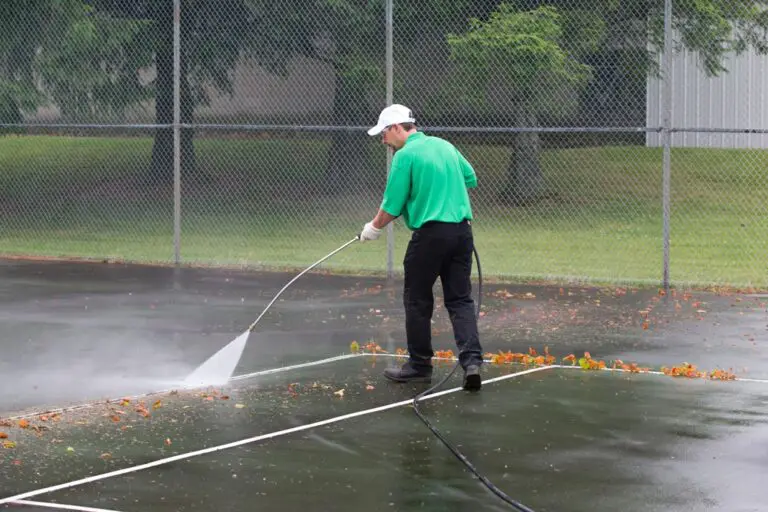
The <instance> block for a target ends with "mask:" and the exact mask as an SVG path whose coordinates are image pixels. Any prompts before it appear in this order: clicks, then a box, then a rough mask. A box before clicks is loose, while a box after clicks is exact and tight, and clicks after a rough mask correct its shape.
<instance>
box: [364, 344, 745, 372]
mask: <svg viewBox="0 0 768 512" xmlns="http://www.w3.org/2000/svg"><path fill="white" fill-rule="evenodd" d="M350 348H351V349H352V352H353V353H359V352H361V350H362V352H363V353H370V354H377V353H387V351H386V350H384V349H382V348H381V347H380V346H379V345H378V344H376V343H375V342H373V341H371V342H369V343H367V344H366V345H365V346H364V347H362V349H361V347H360V346H359V344H358V343H357V342H356V341H353V342H352V344H351V345H350ZM395 354H396V355H398V356H402V357H406V356H407V355H408V351H407V350H406V349H404V348H397V349H396V351H395ZM435 358H437V359H438V360H446V359H450V360H456V356H455V355H454V353H453V351H452V350H437V351H435ZM483 358H484V359H485V360H486V361H487V362H490V363H491V364H497V365H501V364H511V363H517V364H522V365H524V366H551V365H554V364H556V363H557V359H556V358H555V356H553V355H552V354H550V352H549V347H546V346H545V347H544V352H543V354H539V353H538V352H537V351H536V349H534V348H533V347H528V352H527V353H522V352H512V351H511V350H510V351H507V352H504V351H503V350H499V351H498V352H497V353H492V352H487V353H485V354H483ZM566 363H570V364H571V366H576V365H579V366H580V367H581V368H582V369H583V370H617V371H623V372H628V373H649V372H651V371H653V370H652V369H651V368H649V367H645V366H640V365H638V364H637V363H632V362H630V363H625V362H624V361H622V360H621V359H615V360H613V361H612V362H611V363H610V365H609V364H608V363H606V362H605V361H604V360H602V359H600V360H597V359H594V358H593V357H592V355H591V354H590V353H589V352H584V356H583V357H580V358H577V357H576V355H574V354H569V355H567V356H565V357H563V358H562V359H561V360H560V364H566ZM659 373H663V374H664V375H668V376H670V377H685V378H689V379H712V380H737V377H736V375H735V374H734V373H733V372H731V371H726V370H721V369H716V370H713V371H711V372H705V371H701V370H699V369H697V368H696V365H693V364H691V363H683V364H682V365H680V366H673V367H672V368H667V367H666V366H662V367H661V368H660V369H659Z"/></svg>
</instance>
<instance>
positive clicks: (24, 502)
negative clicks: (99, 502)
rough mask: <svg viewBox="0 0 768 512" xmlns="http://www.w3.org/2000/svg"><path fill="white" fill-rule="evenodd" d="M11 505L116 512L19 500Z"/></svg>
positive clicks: (114, 511) (89, 511)
mask: <svg viewBox="0 0 768 512" xmlns="http://www.w3.org/2000/svg"><path fill="white" fill-rule="evenodd" d="M11 504H12V505H28V506H30V507H42V508H55V509H59V510H77V511H79V512H117V511H116V510H108V509H106V508H93V507H80V506H77V505H63V504H59V503H46V502H44V501H27V500H20V501H14V502H12V503H11Z"/></svg>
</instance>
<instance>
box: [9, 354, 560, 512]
mask: <svg viewBox="0 0 768 512" xmlns="http://www.w3.org/2000/svg"><path fill="white" fill-rule="evenodd" d="M550 368H551V367H550V366H539V367H537V368H531V369H529V370H524V371H521V372H517V373H511V374H509V375H503V376H501V377H495V378H493V379H488V380H486V381H485V384H492V383H494V382H501V381H503V380H507V379H511V378H513V377H519V376H521V375H527V374H529V373H535V372H540V371H542V370H548V369H550ZM461 390H462V388H461V387H457V388H452V389H446V390H444V391H439V392H437V393H433V394H431V395H427V396H425V397H424V398H422V399H421V400H419V402H423V401H424V400H429V399H431V398H437V397H439V396H443V395H447V394H450V393H455V392H457V391H461ZM411 403H413V399H412V398H409V399H408V400H402V401H400V402H394V403H391V404H387V405H382V406H380V407H374V408H372V409H365V410H362V411H357V412H353V413H350V414H344V415H342V416H336V417H334V418H328V419H325V420H322V421H316V422H315V423H309V424H306V425H299V426H298V427H293V428H289V429H285V430H279V431H277V432H271V433H269V434H263V435H260V436H256V437H251V438H248V439H242V440H240V441H235V442H232V443H227V444H222V445H219V446H212V447H210V448H204V449H202V450H196V451H193V452H187V453H181V454H179V455H174V456H173V457H168V458H166V459H159V460H155V461H152V462H148V463H146V464H140V465H138V466H131V467H128V468H123V469H118V470H116V471H110V472H108V473H102V474H100V475H93V476H89V477H86V478H81V479H79V480H73V481H71V482H67V483H63V484H58V485H54V486H51V487H46V488H43V489H38V490H35V491H29V492H25V493H22V494H18V495H16V496H10V497H8V498H3V499H0V505H3V504H5V503H13V502H17V501H19V500H25V499H27V498H33V497H35V496H40V495H41V494H47V493H51V492H55V491H61V490H63V489H70V488H72V487H76V486H78V485H83V484H89V483H93V482H98V481H99V480H105V479H107V478H114V477H116V476H121V475H126V474H128V473H135V472H137V471H142V470H145V469H149V468H154V467H157V466H162V465H164V464H169V463H171V462H176V461H180V460H184V459H191V458H192V457H199V456H200V455H207V454H209V453H213V452H217V451H221V450H227V449H229V448H236V447H238V446H243V445H246V444H251V443H255V442H258V441H263V440H265V439H273V438H275V437H280V436H284V435H287V434H293V433H294V432H301V431H303V430H309V429H312V428H317V427H322V426H324V425H330V424H331V423H338V422H340V421H345V420H349V419H352V418H357V417H359V416H366V415H368V414H374V413H377V412H382V411H387V410H389V409H394V408H396V407H402V406H404V405H408V404H411Z"/></svg>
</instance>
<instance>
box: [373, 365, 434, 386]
mask: <svg viewBox="0 0 768 512" xmlns="http://www.w3.org/2000/svg"><path fill="white" fill-rule="evenodd" d="M384 376H385V377H386V378H388V379H389V380H393V381H395V382H426V383H429V382H432V368H429V367H428V368H424V369H421V368H419V369H416V368H414V367H413V366H411V365H410V363H405V364H404V365H403V366H402V367H401V368H387V369H386V370H384Z"/></svg>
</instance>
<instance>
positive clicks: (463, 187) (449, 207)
mask: <svg viewBox="0 0 768 512" xmlns="http://www.w3.org/2000/svg"><path fill="white" fill-rule="evenodd" d="M368 134H369V135H371V136H376V135H379V134H381V140H382V143H384V144H386V145H388V146H390V147H391V148H392V149H394V150H395V151H396V153H395V156H394V158H393V159H392V168H391V170H390V173H389V177H388V179H387V185H386V188H385V190H384V197H383V200H382V203H381V207H380V209H379V211H378V213H377V214H376V216H375V217H374V219H373V220H372V221H371V222H369V223H367V224H366V225H365V227H364V228H363V231H362V233H361V234H360V240H361V241H362V242H366V241H369V240H376V239H377V238H379V236H381V230H382V229H383V228H384V227H385V226H386V225H387V224H389V223H390V222H392V221H393V220H395V219H396V218H397V217H400V216H402V218H403V221H404V222H405V225H406V226H407V227H408V228H409V229H410V230H412V231H413V233H412V235H411V240H410V242H409V243H408V248H407V249H406V253H405V258H404V260H403V267H404V270H405V285H404V289H403V303H404V306H405V329H406V337H407V343H408V354H409V358H408V361H407V362H406V363H405V364H404V365H403V366H402V368H388V369H387V370H386V371H385V372H384V375H385V376H386V377H387V378H389V379H391V380H394V381H396V382H431V379H432V357H433V356H434V352H433V350H432V326H431V319H432V313H433V310H434V296H433V293H432V288H433V286H434V284H435V281H436V280H437V278H438V276H439V277H440V282H441V283H442V286H443V295H444V298H445V307H446V308H447V309H448V313H449V316H450V318H451V324H452V326H453V333H454V337H455V339H456V345H457V347H458V349H459V363H460V364H461V366H462V368H463V369H464V381H463V387H464V389H467V390H470V391H477V390H479V389H480V388H481V386H482V381H481V378H480V366H481V365H482V349H481V347H480V340H479V337H478V333H477V318H476V316H475V306H474V301H473V300H472V295H471V289H472V284H471V280H470V278H471V272H472V249H473V244H474V240H473V236H472V228H471V226H470V222H469V221H470V220H471V219H472V208H471V205H470V201H469V193H468V191H467V189H468V188H473V187H476V186H477V177H476V176H475V171H474V169H473V168H472V166H471V165H470V164H469V162H467V160H466V158H464V156H462V154H461V153H460V152H459V151H458V150H457V149H456V148H455V147H454V146H453V145H452V144H451V143H449V142H448V141H445V140H443V139H440V138H437V137H432V136H427V135H425V134H424V133H422V132H419V131H418V130H417V129H416V120H415V119H414V117H413V115H412V112H411V110H410V109H408V108H407V107H405V106H403V105H397V104H395V105H391V106H389V107H387V108H385V109H384V110H382V112H381V114H380V115H379V121H378V123H377V124H376V126H374V127H373V128H371V129H370V130H368Z"/></svg>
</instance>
